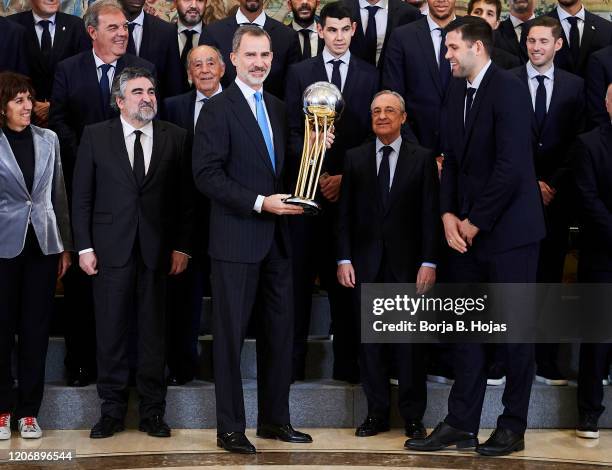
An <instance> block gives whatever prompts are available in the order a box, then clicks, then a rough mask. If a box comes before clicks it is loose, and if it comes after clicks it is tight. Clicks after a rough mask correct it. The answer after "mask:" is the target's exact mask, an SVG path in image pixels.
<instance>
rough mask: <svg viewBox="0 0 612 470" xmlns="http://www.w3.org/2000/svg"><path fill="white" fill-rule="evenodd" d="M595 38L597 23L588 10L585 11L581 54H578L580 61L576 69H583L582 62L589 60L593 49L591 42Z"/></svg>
mask: <svg viewBox="0 0 612 470" xmlns="http://www.w3.org/2000/svg"><path fill="white" fill-rule="evenodd" d="M594 38H595V25H593V22H592V20H591V14H590V13H589V12H588V11H585V13H584V28H583V30H582V39H581V40H580V54H579V55H578V63H577V64H575V65H576V68H575V69H574V70H576V71H578V70H582V64H584V63H586V61H587V60H588V54H589V51H590V50H591V42H592V41H593V39H594Z"/></svg>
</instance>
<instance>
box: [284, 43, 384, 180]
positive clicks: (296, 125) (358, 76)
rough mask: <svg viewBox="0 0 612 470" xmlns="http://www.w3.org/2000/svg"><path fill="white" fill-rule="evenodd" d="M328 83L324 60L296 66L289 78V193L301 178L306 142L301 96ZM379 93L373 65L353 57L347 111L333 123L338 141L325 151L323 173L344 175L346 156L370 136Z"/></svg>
mask: <svg viewBox="0 0 612 470" xmlns="http://www.w3.org/2000/svg"><path fill="white" fill-rule="evenodd" d="M318 81H324V82H328V81H329V80H328V78H327V72H326V70H325V64H324V62H323V56H322V55H318V56H316V57H313V58H311V59H307V60H304V61H303V62H300V63H298V64H294V65H292V66H291V67H290V68H289V73H288V74H287V88H286V90H285V103H286V105H287V118H288V121H289V132H290V149H291V151H290V158H289V160H288V161H287V165H286V166H287V177H288V181H289V182H290V184H289V189H290V190H293V188H294V183H295V180H296V179H297V176H298V170H299V165H300V159H301V156H302V145H303V139H304V111H303V110H302V108H303V104H302V95H303V94H304V90H305V89H306V88H307V87H308V86H310V85H312V84H313V83H315V82H318ZM377 91H378V71H377V70H376V68H375V67H374V66H373V65H370V64H369V63H367V62H365V61H363V60H361V59H360V58H359V57H357V56H355V55H353V54H351V59H350V61H349V64H348V72H347V75H346V82H345V84H344V90H343V91H342V96H343V98H344V103H345V105H344V111H343V112H342V115H341V116H340V119H339V120H338V121H337V122H335V123H334V128H335V140H334V144H333V145H332V147H331V148H330V149H329V150H327V151H326V153H325V159H324V160H323V170H322V171H324V172H325V171H326V172H328V173H329V174H330V175H338V174H342V169H343V167H344V156H345V154H346V151H347V150H348V149H350V148H353V147H357V146H358V145H361V143H363V141H364V140H365V138H366V137H367V136H368V134H369V133H370V129H371V126H370V112H369V111H370V103H372V98H373V97H374V95H375V94H376V92H377Z"/></svg>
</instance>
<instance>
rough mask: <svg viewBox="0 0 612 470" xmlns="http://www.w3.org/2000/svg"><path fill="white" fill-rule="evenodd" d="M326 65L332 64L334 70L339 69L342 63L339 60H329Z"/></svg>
mask: <svg viewBox="0 0 612 470" xmlns="http://www.w3.org/2000/svg"><path fill="white" fill-rule="evenodd" d="M328 64H332V65H333V66H334V68H335V69H336V68H339V67H340V65H342V64H344V61H343V60H341V59H335V60H330V61H329V62H328Z"/></svg>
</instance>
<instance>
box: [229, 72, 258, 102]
mask: <svg viewBox="0 0 612 470" xmlns="http://www.w3.org/2000/svg"><path fill="white" fill-rule="evenodd" d="M235 81H236V85H238V88H240V91H241V92H242V94H243V95H244V97H245V98H246V99H247V101H248V100H249V99H250V98H252V97H253V95H254V94H255V93H258V92H259V93H261V94H262V96H263V91H264V90H263V87H261V88H260V89H259V90H253V89H252V88H251V87H250V86H249V85H247V84H246V83H244V82H243V81H242V80H240V77H238V75H236V80H235Z"/></svg>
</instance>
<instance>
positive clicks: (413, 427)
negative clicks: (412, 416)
mask: <svg viewBox="0 0 612 470" xmlns="http://www.w3.org/2000/svg"><path fill="white" fill-rule="evenodd" d="M406 437H409V438H411V439H425V438H426V437H427V431H425V426H423V422H422V421H418V420H416V421H409V422H407V423H406Z"/></svg>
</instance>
